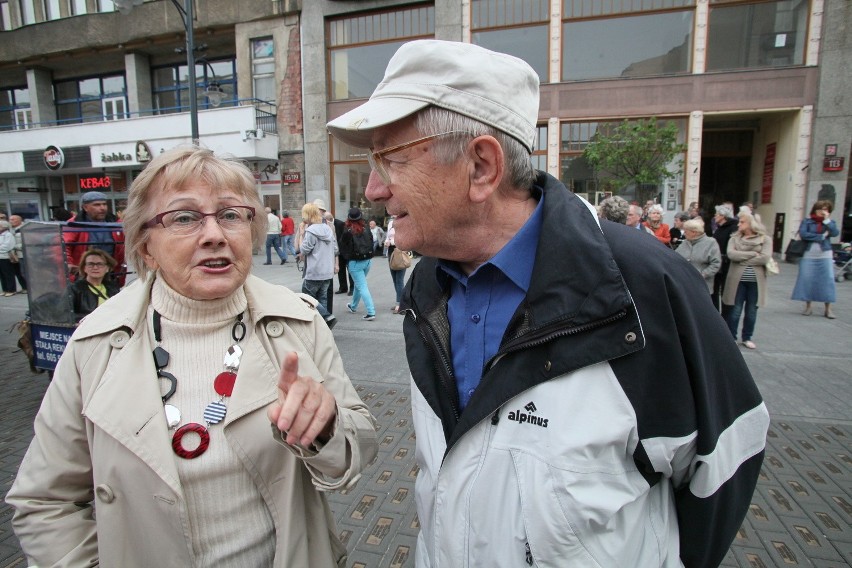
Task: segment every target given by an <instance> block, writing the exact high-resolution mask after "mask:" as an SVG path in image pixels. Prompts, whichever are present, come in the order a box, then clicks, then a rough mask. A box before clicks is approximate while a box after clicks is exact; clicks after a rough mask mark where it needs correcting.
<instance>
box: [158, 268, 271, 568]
mask: <svg viewBox="0 0 852 568" xmlns="http://www.w3.org/2000/svg"><path fill="white" fill-rule="evenodd" d="M247 305H248V302H247V300H246V296H245V292H244V290H243V288H240V289H238V290H237V291H236V292H235V293H233V294H232V295H231V296H229V297H227V298H222V299H219V300H204V301H201V300H191V299H189V298H186V297H184V296H181V295H180V294H178V293H177V292H175V291H174V290H173V289H172V288H171V287H169V285H168V284H166V282H165V281H164V280H163V279H162V277H161V276H160V275H159V274H158V275H157V279H156V281H155V282H154V284H153V287H152V289H151V305H150V306H149V308H148V322H152V321H153V314H154V310H156V311H158V312H159V313H160V315H161V316H162V319H161V330H162V332H161V339H162V341H161V342H160V343H159V345H160V346H161V347H162V348H163V349H165V350H166V351H168V352H169V355H170V357H169V364H168V365H167V366H166V367H165V368H164V370H166V371H168V372H170V373H172V374H173V375H174V376H175V377H176V378H177V390H176V391H175V394H174V395H173V396H172V397H171V398H170V399H169V400H168V404H171V405H173V406H175V407H177V408H178V409H179V410H180V413H181V422H180V424H179V425H178V427H180V426H183V425H184V424H188V423H190V422H196V423H198V424H201V425H203V426H205V427H207V430H208V432H209V433H210V446H209V447H208V448H207V451H206V452H205V453H203V454H202V455H200V456H198V457H196V458H194V459H183V458H180V457H178V456H177V455H175V462H176V463H177V469H178V474H179V476H180V481H181V485H182V487H183V491H184V495H185V497H186V503H187V509H188V511H189V523H190V532H191V539H192V549H193V551H194V553H195V557H196V562H195V563H196V565H198V566H235V565H240V566H271V565H272V560H273V557H274V555H275V527H274V524H273V520H272V516H271V514H270V512H269V509H268V508H267V506H266V504H265V502H264V500H263V497H262V496H261V494H260V492H259V491H258V490H257V487H256V486H255V485H254V482H253V481H252V479H251V477H250V476H249V474H248V472H247V471H246V470H245V468H244V467H243V465H242V462H240V460H239V458H238V457H237V456H236V454H234V452H233V451H232V450H231V448H230V446H229V445H228V441H227V440H226V439H225V434H224V426H223V425H224V420H223V421H222V422H220V423H218V424H213V425H210V426H207V424H206V422H205V421H204V409H205V408H206V407H207V405H208V404H210V403H211V402H213V401H216V400H219V399H220V396H219V395H218V394H217V393H216V391H215V390H214V388H213V381H214V379H215V378H216V375H218V374H219V373H221V372H222V371H224V370H225V368H224V357H225V353H226V352H227V349H228V348H229V347H230V346H231V345H233V344H234V340H233V339H232V337H231V330H232V328H233V326H234V323H235V322H236V317H237V315H238V314H240V313H243V314H244V319H243V322H244V323H245V324H246V332H247V333H246V337H245V338H244V339H243V340H242V341H241V343H243V344H245V343H246V342H247V340H248V339H249V338H250V335H251V333H252V324H251V322H250V321H248V316H249V314H248V310H247ZM149 325H150V323H149ZM149 332H150V333H151V338H152V340H153V343H154V344H156V340H154V335H153V328H152V327H149ZM152 380H153V379H152ZM237 381H239V372H238V373H237ZM164 386H165V385H161V388H162V387H164ZM224 403H225V405H226V406H227V405H228V403H229V399H228V398H225V399H224ZM170 433H171V434H173V433H174V431H170ZM198 439H199V438H198V436H197V435H196V434H192V433H190V434H188V435H186V436H184V437H183V446H184V447H185V448H186V449H189V450H192V449H194V448H195V447H196V446H197V445H198ZM163 443H164V444H171V439H168V440H163Z"/></svg>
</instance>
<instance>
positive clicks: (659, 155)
mask: <svg viewBox="0 0 852 568" xmlns="http://www.w3.org/2000/svg"><path fill="white" fill-rule="evenodd" d="M677 133H678V128H677V124H675V123H674V122H670V121H666V122H665V123H663V122H661V121H659V120H657V119H656V118H655V117H651V118H648V119H640V120H625V121H624V122H621V123H619V124H618V126H615V127H612V128H610V129H604V128H598V131H597V132H596V133H595V135H594V136H593V137H592V139H591V140H589V143H588V145H587V146H586V149H585V151H584V152H583V157H584V158H585V159H586V161H587V162H588V163H589V165H590V166H591V167H592V168H593V169H594V170H595V173H596V175H597V177H598V180H599V184H600V186H601V187H604V188H608V189H609V188H613V189H616V188H622V189H623V188H624V187H625V186H629V185H632V184H635V187H636V197H637V199H641V200H644V199H645V198H646V197H647V196H644V195H640V193H647V192H648V190H647V189H646V188H648V186H653V188H654V189H652V190H650V192H651V193H656V187H657V186H658V185H659V183H660V182H661V181H662V180H663V179H665V178H669V177H673V176H674V175H676V174H677V173H678V172H677V170H675V171H670V170H669V164H670V163H671V162H672V160H673V159H674V158H675V156H677V155H678V154H680V153H682V152H684V151H685V150H686V144H679V143H678V141H677ZM679 168H680V164H678V169H679ZM643 190H644V191H643ZM616 192H617V189H616Z"/></svg>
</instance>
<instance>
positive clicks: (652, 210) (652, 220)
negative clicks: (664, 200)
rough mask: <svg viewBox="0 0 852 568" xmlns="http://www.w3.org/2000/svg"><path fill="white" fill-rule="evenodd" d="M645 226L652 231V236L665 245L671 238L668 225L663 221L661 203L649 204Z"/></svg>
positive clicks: (667, 244)
mask: <svg viewBox="0 0 852 568" xmlns="http://www.w3.org/2000/svg"><path fill="white" fill-rule="evenodd" d="M645 226H646V227H648V228H649V229H650V230H651V232H652V233H654V236H655V237H657V240H658V241H660V242H661V243H663V244H664V245H666V246H669V243H670V242H671V240H672V236H671V234H670V233H669V226H668V225H667V224H665V223H663V206H662V205H659V204H656V205H651V206H650V207H649V208H648V220H647V221H645Z"/></svg>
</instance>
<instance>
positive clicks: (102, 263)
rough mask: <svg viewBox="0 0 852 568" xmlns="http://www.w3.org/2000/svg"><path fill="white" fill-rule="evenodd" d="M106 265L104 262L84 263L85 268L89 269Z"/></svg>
mask: <svg viewBox="0 0 852 568" xmlns="http://www.w3.org/2000/svg"><path fill="white" fill-rule="evenodd" d="M106 265H107V264H106V263H105V262H87V263H86V266H88V267H89V268H103V267H105V266H106Z"/></svg>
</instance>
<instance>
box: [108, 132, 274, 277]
mask: <svg viewBox="0 0 852 568" xmlns="http://www.w3.org/2000/svg"><path fill="white" fill-rule="evenodd" d="M196 183H200V184H203V185H207V186H209V187H211V188H214V189H217V190H219V191H233V192H234V193H236V194H237V195H239V196H240V197H242V198H243V199H244V200H245V204H246V205H248V206H250V207H254V209H255V215H254V219H252V222H251V236H252V241H253V242H254V244H255V245H257V244H258V243H260V241H261V237H263V236H264V235H265V233H266V225H267V218H266V215H263V214H262V212H263V204H262V203H261V202H260V197H259V196H258V193H257V189H256V187H255V182H254V176H253V175H252V173H251V171H249V169H248V168H247V167H246V166H245V164H243V163H242V161H240V160H238V159H237V158H233V157H230V156H228V157H225V156H217V155H215V154H214V153H213V151H212V150H209V149H207V148H198V147H196V146H186V145H183V146H177V147H175V148H172V149H171V150H167V151H165V152H163V153H162V154H160V155H159V156H157V157H156V158H154V159H153V160H151V161H150V162H149V163H148V165H147V166H146V167H145V169H144V170H142V173H141V174H139V177H137V178H136V179H135V180H134V181H133V185H131V186H130V192H129V193H128V199H127V209H125V211H124V219H123V223H124V239H125V250H126V252H125V256H126V258H127V260H128V262H129V263H130V264H132V265H133V267H134V268H135V269H136V272H137V273H138V274H139V277H140V278H143V279H144V278H145V276H146V275H147V274H148V267H147V265H146V264H145V261H144V258H143V255H142V250H143V248H144V246H145V243H147V242H148V237H149V232H148V231H149V229H146V228H145V223H147V222H148V221H150V220H151V219H152V218H153V217H154V216H155V215H156V214H157V213H160V212H159V211H154V210H153V208H152V207H151V201H152V197H153V196H154V195H155V194H156V192H157V191H168V192H174V193H177V192H180V191H184V190H185V189H186V188H187V187H188V186H190V185H192V184H196ZM259 213H261V214H259Z"/></svg>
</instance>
